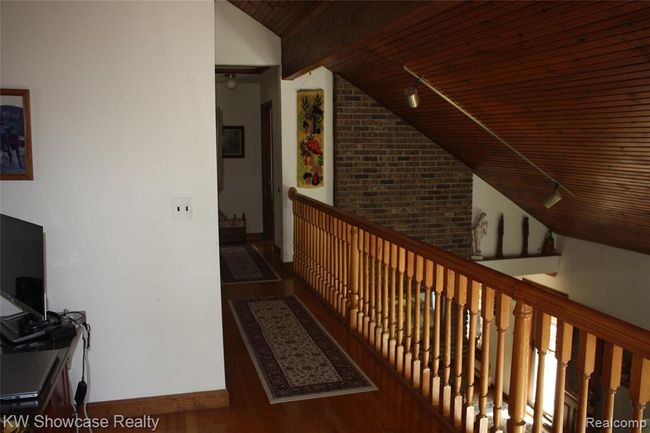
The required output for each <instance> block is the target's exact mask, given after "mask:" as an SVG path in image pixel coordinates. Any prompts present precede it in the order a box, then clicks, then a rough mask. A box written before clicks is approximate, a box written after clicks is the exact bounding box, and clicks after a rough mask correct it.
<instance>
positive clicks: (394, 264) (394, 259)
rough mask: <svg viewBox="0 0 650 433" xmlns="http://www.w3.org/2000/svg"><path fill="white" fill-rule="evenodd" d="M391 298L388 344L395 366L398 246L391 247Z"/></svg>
mask: <svg viewBox="0 0 650 433" xmlns="http://www.w3.org/2000/svg"><path fill="white" fill-rule="evenodd" d="M390 275H391V278H390V298H389V302H388V306H389V308H390V323H389V325H388V327H389V328H388V329H389V334H390V335H389V342H388V362H389V363H390V365H393V366H394V365H395V349H396V347H397V339H396V336H397V332H396V331H397V320H396V317H397V316H396V310H395V307H396V306H395V299H396V295H397V287H396V286H397V245H394V244H391V245H390Z"/></svg>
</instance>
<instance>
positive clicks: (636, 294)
mask: <svg viewBox="0 0 650 433" xmlns="http://www.w3.org/2000/svg"><path fill="white" fill-rule="evenodd" d="M557 245H558V250H559V251H560V252H561V253H562V257H561V258H560V269H559V271H558V273H557V276H555V277H550V276H548V275H544V274H541V275H532V276H528V277H527V278H529V279H531V280H534V281H536V282H538V283H540V284H544V285H545V286H548V287H552V288H554V289H557V290H559V291H561V292H564V293H568V294H569V297H570V298H571V299H572V300H574V301H576V302H579V303H581V304H584V305H588V306H590V307H592V308H595V309H596V310H599V311H602V312H604V313H607V314H610V315H612V316H615V317H618V318H620V319H623V320H626V321H628V322H630V323H634V324H635V325H637V326H640V327H642V328H645V329H650V315H648V306H650V256H649V255H647V254H641V253H635V252H633V251H628V250H622V249H620V248H614V247H609V246H607V245H602V244H597V243H594V242H588V241H583V240H580V239H575V238H571V237H567V236H558V240H557Z"/></svg>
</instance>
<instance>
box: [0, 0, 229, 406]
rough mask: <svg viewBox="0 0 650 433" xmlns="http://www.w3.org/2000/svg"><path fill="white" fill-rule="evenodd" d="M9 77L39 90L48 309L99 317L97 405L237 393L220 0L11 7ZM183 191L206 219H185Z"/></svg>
mask: <svg viewBox="0 0 650 433" xmlns="http://www.w3.org/2000/svg"><path fill="white" fill-rule="evenodd" d="M0 7H1V15H2V17H1V19H2V22H1V69H0V72H1V74H0V77H1V83H0V84H1V85H2V87H9V88H29V89H30V91H31V104H32V133H33V150H34V176H35V178H34V181H31V182H30V181H14V182H8V181H4V182H2V183H1V188H2V198H1V202H0V204H1V206H2V212H3V213H6V214H9V215H13V216H16V217H18V218H22V219H26V220H28V221H32V222H35V223H38V224H42V225H43V226H44V227H45V232H46V236H47V247H46V255H47V282H48V292H49V299H50V306H51V308H52V309H54V310H61V309H63V308H69V309H83V310H86V311H87V313H88V317H89V320H90V322H91V323H92V327H93V339H92V348H91V350H90V364H91V385H90V386H91V390H90V400H91V401H101V400H112V399H122V398H131V397H139V396H152V395H163V394H174V393H182V392H193V391H201V390H211V389H222V388H225V376H224V361H223V340H222V324H221V305H220V283H219V266H218V263H219V257H218V248H217V239H218V237H217V224H216V223H215V222H216V221H217V200H216V168H215V167H216V153H215V108H214V107H215V100H214V94H215V91H214V74H213V67H214V12H213V7H214V6H213V4H212V2H155V3H154V2H87V3H83V2H42V3H41V2H22V1H20V2H5V1H3V2H2V3H1V4H0ZM172 197H192V200H193V206H194V218H193V219H191V220H173V219H172V210H171V199H172Z"/></svg>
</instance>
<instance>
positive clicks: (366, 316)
mask: <svg viewBox="0 0 650 433" xmlns="http://www.w3.org/2000/svg"><path fill="white" fill-rule="evenodd" d="M370 289H371V287H370V233H368V232H367V231H364V232H363V336H364V337H365V338H366V340H370V335H369V334H368V332H369V328H370Z"/></svg>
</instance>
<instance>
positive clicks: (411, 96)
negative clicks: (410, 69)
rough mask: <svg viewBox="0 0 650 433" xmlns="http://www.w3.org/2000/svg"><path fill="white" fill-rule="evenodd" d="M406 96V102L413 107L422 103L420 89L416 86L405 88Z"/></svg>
mask: <svg viewBox="0 0 650 433" xmlns="http://www.w3.org/2000/svg"><path fill="white" fill-rule="evenodd" d="M404 97H405V98H406V103H407V104H408V106H409V107H411V108H418V105H420V95H418V89H417V88H415V87H407V88H406V89H404Z"/></svg>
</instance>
